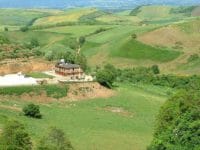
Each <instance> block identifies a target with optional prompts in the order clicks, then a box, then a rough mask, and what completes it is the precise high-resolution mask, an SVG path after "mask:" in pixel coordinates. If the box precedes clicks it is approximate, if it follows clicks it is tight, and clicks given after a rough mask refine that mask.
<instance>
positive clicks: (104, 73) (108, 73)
mask: <svg viewBox="0 0 200 150" xmlns="http://www.w3.org/2000/svg"><path fill="white" fill-rule="evenodd" d="M159 73H160V69H159V67H158V66H157V65H153V66H152V67H148V68H146V67H138V68H133V69H117V68H115V67H114V66H113V65H111V64H107V65H105V66H104V68H102V69H97V71H96V80H97V81H98V82H99V83H100V84H101V85H103V86H106V87H108V88H111V87H112V85H113V83H114V82H115V81H118V82H126V81H128V82H134V83H137V82H150V81H149V80H151V79H152V78H153V77H155V76H156V75H158V74H159Z"/></svg>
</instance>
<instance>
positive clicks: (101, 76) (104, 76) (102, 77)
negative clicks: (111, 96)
mask: <svg viewBox="0 0 200 150" xmlns="http://www.w3.org/2000/svg"><path fill="white" fill-rule="evenodd" d="M116 75H117V70H116V68H115V67H114V66H113V65H111V64H107V65H105V66H104V68H103V69H99V70H97V73H96V80H97V81H98V82H99V83H100V84H101V85H103V86H105V87H108V88H111V87H112V86H113V83H114V81H115V80H116V77H117V76H116Z"/></svg>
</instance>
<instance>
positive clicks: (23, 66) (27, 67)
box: [0, 59, 54, 75]
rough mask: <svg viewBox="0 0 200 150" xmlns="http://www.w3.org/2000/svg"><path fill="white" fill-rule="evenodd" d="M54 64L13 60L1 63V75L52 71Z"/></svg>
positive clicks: (38, 60) (39, 60)
mask: <svg viewBox="0 0 200 150" xmlns="http://www.w3.org/2000/svg"><path fill="white" fill-rule="evenodd" d="M53 66H54V64H53V63H50V62H48V61H45V60H41V59H12V60H4V61H1V62H0V75H5V74H12V73H18V72H23V73H27V72H34V71H46V70H51V69H52V68H53Z"/></svg>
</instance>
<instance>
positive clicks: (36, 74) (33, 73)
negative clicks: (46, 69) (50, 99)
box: [26, 72, 53, 79]
mask: <svg viewBox="0 0 200 150" xmlns="http://www.w3.org/2000/svg"><path fill="white" fill-rule="evenodd" d="M26 76H28V77H33V78H50V79H52V78H53V76H51V75H47V74H45V73H42V72H31V73H27V74H26Z"/></svg>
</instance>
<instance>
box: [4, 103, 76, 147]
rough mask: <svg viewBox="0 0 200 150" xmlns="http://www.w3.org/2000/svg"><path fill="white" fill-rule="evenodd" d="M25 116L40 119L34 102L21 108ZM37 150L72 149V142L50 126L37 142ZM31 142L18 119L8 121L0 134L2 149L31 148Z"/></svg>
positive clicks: (40, 115)
mask: <svg viewBox="0 0 200 150" xmlns="http://www.w3.org/2000/svg"><path fill="white" fill-rule="evenodd" d="M23 113H24V115H25V116H27V117H31V118H37V119H40V118H41V117H42V114H41V113H40V108H39V106H38V105H35V104H28V105H26V106H25V107H24V108H23ZM36 146H37V150H73V147H72V144H71V142H70V141H69V139H68V138H66V136H65V134H64V132H63V131H62V130H60V129H58V128H56V127H51V128H50V129H49V132H48V134H47V135H44V136H43V137H42V138H41V139H40V141H39V142H38V143H37V145H36ZM32 148H33V142H32V140H31V137H30V135H29V134H28V132H27V130H26V129H25V126H24V125H23V124H21V123H20V122H18V121H8V122H7V123H6V125H5V127H4V129H3V132H2V133H1V134H0V149H2V150H32Z"/></svg>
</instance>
